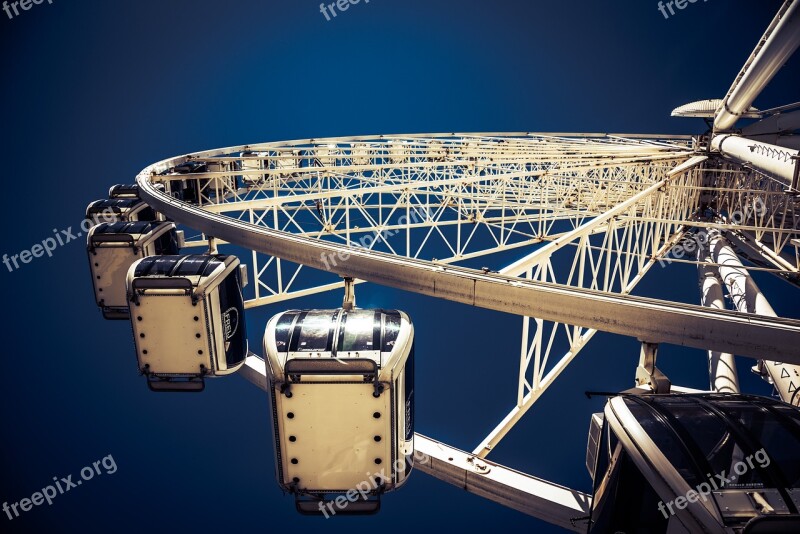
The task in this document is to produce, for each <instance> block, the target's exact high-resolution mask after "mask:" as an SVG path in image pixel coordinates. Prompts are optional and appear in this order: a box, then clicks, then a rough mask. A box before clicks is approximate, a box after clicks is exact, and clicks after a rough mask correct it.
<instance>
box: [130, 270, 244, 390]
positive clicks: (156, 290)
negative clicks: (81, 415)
mask: <svg viewBox="0 0 800 534" xmlns="http://www.w3.org/2000/svg"><path fill="white" fill-rule="evenodd" d="M243 270H244V269H243V266H241V265H240V264H239V259H238V258H236V257H235V256H222V255H216V256H212V255H191V256H160V257H159V256H157V257H150V258H145V259H142V260H139V261H137V262H136V263H134V264H133V265H132V266H131V268H130V269H129V271H128V277H127V293H128V301H129V306H130V315H131V325H132V326H133V334H134V340H135V342H136V355H137V358H138V361H139V370H140V371H141V372H142V374H144V375H145V376H146V377H147V380H148V385H149V386H150V388H151V389H152V390H155V391H200V390H202V389H203V387H204V378H206V377H214V376H222V375H228V374H231V373H234V372H236V371H237V370H239V368H240V367H241V366H242V364H243V363H244V361H245V358H246V357H247V350H248V348H247V334H246V328H245V318H244V300H243V298H242V291H241V288H242V286H243V285H244V283H243V277H244V274H243Z"/></svg>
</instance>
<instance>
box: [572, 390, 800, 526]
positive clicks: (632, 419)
mask: <svg viewBox="0 0 800 534" xmlns="http://www.w3.org/2000/svg"><path fill="white" fill-rule="evenodd" d="M587 467H588V468H589V473H590V474H591V475H592V477H593V479H594V497H593V499H592V514H591V525H590V526H591V532H627V533H637V532H641V533H653V534H658V533H670V534H672V533H676V532H679V533H683V532H685V533H695V532H729V533H742V534H756V533H762V532H800V515H798V508H800V410H798V409H797V408H795V407H793V406H789V405H787V404H784V403H782V402H780V401H777V400H774V399H770V398H764V397H756V396H751V395H733V394H731V395H723V394H712V393H708V394H693V395H622V396H618V397H615V398H612V399H611V400H610V401H609V402H608V404H607V405H606V408H605V411H604V413H602V414H595V415H594V416H593V417H592V423H591V430H590V438H589V447H588V453H587Z"/></svg>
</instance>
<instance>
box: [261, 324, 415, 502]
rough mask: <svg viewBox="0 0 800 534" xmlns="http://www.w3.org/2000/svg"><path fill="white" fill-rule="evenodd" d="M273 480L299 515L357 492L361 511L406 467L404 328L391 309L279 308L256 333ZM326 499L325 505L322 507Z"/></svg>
mask: <svg viewBox="0 0 800 534" xmlns="http://www.w3.org/2000/svg"><path fill="white" fill-rule="evenodd" d="M264 352H265V354H266V361H267V375H268V378H269V381H270V391H271V396H272V406H273V419H274V420H273V424H274V427H273V428H274V435H275V453H276V454H275V461H276V469H277V476H278V483H279V484H280V486H281V487H282V488H284V489H285V490H287V491H289V492H291V493H293V494H294V495H295V497H296V503H297V508H298V510H299V511H300V512H301V513H317V514H319V513H324V511H323V508H322V507H323V506H324V505H325V503H326V502H327V503H330V502H331V501H330V496H331V495H335V494H338V495H339V496H341V495H343V494H347V493H348V492H350V494H352V491H351V490H355V491H358V492H359V498H358V499H357V500H356V501H355V502H352V501H350V502H349V505H348V507H347V510H339V512H340V513H347V512H350V513H371V512H375V511H377V510H378V509H379V507H380V495H381V494H382V493H384V492H386V491H391V490H393V489H396V488H398V487H399V486H401V485H402V484H403V483H404V482H405V481H406V480H407V477H408V476H409V474H410V472H411V469H412V467H413V451H414V424H413V423H414V415H413V413H414V397H413V395H414V329H413V326H412V324H411V321H410V320H409V318H408V316H407V315H406V314H405V313H403V312H401V311H395V310H362V309H356V310H350V311H347V310H344V309H336V310H312V311H287V312H284V313H281V314H279V315H277V316H275V317H273V318H272V319H271V320H270V321H269V323H268V324H267V328H266V332H265V334H264ZM326 499H327V501H326Z"/></svg>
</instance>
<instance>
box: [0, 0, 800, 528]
mask: <svg viewBox="0 0 800 534" xmlns="http://www.w3.org/2000/svg"><path fill="white" fill-rule="evenodd" d="M779 5H780V2H779V1H777V0H760V1H758V2H754V1H749V2H748V1H742V0H739V1H737V0H708V1H707V2H698V3H695V4H690V5H689V6H688V7H687V8H686V9H685V10H683V11H680V12H678V13H677V14H676V15H675V16H673V17H671V18H670V19H668V20H665V19H664V17H663V16H662V15H661V14H660V13H659V11H658V9H657V2H655V1H652V0H635V1H634V0H616V1H613V2H611V1H608V2H597V1H594V0H591V1H590V0H581V1H575V2H558V1H555V0H549V1H542V2H528V1H522V0H514V1H511V0H494V1H491V2H489V1H483V2H480V1H474V0H466V1H463V0H462V1H456V0H424V1H423V0H406V1H400V0H372V1H371V2H369V3H368V4H365V3H363V2H362V3H360V4H358V5H355V6H352V7H351V8H350V9H349V10H348V11H347V12H346V13H342V14H340V15H339V16H338V17H337V18H336V19H334V20H331V21H329V22H328V21H326V19H325V17H324V16H323V15H322V14H320V12H319V2H317V1H311V0H286V1H283V2H275V1H255V0H253V1H231V2H226V3H222V2H210V1H205V0H193V1H189V0H173V1H170V2H161V1H156V0H139V1H136V2H131V1H127V0H118V1H115V2H108V1H100V0H95V1H90V0H54V1H53V3H52V4H48V3H46V2H45V3H43V4H41V5H34V6H33V7H32V8H31V9H30V11H26V12H22V13H21V14H20V15H19V16H18V17H16V18H14V19H13V20H9V19H8V18H7V17H6V15H5V14H4V13H3V12H0V73H2V74H1V76H2V78H0V80H2V83H0V96H1V97H2V98H1V99H0V125H2V143H0V156H1V157H0V162H1V163H0V175H1V176H2V180H3V183H6V185H7V187H6V188H5V192H6V195H7V200H6V202H5V207H4V209H2V210H1V211H0V221H2V225H3V228H4V232H3V238H2V252H3V253H9V254H14V253H17V252H19V251H20V250H22V249H27V248H30V247H31V246H32V245H33V244H35V243H37V242H41V241H42V240H43V239H45V238H47V237H48V236H49V235H50V234H51V233H52V229H53V228H58V229H62V228H64V229H65V228H67V227H68V226H70V225H77V223H78V222H79V221H80V219H81V217H82V212H83V210H84V209H85V206H86V204H87V203H88V202H89V201H91V200H94V199H96V198H101V197H102V196H104V195H105V193H106V191H107V189H108V187H109V186H110V185H112V184H114V183H121V182H130V181H131V180H132V178H133V177H134V175H135V174H136V173H137V172H138V171H139V170H140V169H141V168H143V167H144V166H146V165H147V164H149V163H151V162H153V161H156V160H160V159H163V158H165V157H169V156H174V155H178V154H183V153H188V152H192V151H197V150H202V149H207V148H214V147H220V146H230V145H235V144H240V143H253V142H260V141H274V140H282V139H297V138H309V137H323V136H333V135H357V134H375V133H404V132H440V131H441V132H451V131H560V132H570V131H575V132H580V131H584V132H648V133H649V132H652V133H697V132H700V131H702V129H703V125H702V123H698V122H694V121H691V120H690V121H688V122H687V120H679V119H672V118H670V117H669V112H670V111H671V110H672V109H673V108H674V107H676V106H678V105H680V104H684V103H686V102H688V101H691V100H695V99H700V98H712V97H721V96H723V95H724V93H725V91H726V90H727V89H728V86H729V85H730V82H731V81H732V79H733V78H734V77H735V75H736V74H737V72H738V70H739V68H740V67H741V65H742V63H743V62H744V61H745V60H746V58H747V56H748V55H749V53H750V51H751V50H752V48H753V46H754V45H755V43H756V42H757V40H758V38H759V37H760V36H761V34H762V32H763V30H764V28H765V27H766V26H767V24H768V23H769V21H770V20H771V18H772V17H773V15H774V13H775V12H776V10H777V9H778V7H779ZM799 64H800V61H798V58H795V59H793V60H792V61H791V62H790V64H789V65H788V66H787V67H786V68H785V69H784V71H783V72H781V73H780V75H779V76H778V78H776V80H775V81H774V82H773V84H772V86H771V87H770V88H769V89H768V90H767V91H765V92H764V93H763V95H762V97H761V98H760V99H759V101H758V102H757V105H760V106H761V107H772V106H777V105H780V104H785V103H788V102H793V101H796V100H798V98H797V96H798V90H797V87H798V84H797V82H798V76H797V73H798V65H799ZM759 282H760V283H761V284H762V286H763V289H764V290H765V291H766V292H767V294H768V295H769V296H770V297H771V299H772V304H773V306H774V307H775V309H776V310H777V311H778V312H779V313H781V314H783V315H786V316H793V317H797V316H798V315H800V310H798V306H797V291H796V290H793V289H791V288H790V287H789V286H787V285H786V284H783V283H781V282H779V281H777V280H773V279H770V278H764V277H759ZM358 291H359V293H358V295H359V305H361V306H369V305H374V306H378V305H380V306H384V307H397V308H401V309H404V310H406V311H408V312H409V313H410V315H411V316H412V318H413V319H414V320H415V323H416V325H417V333H418V340H417V356H418V360H417V362H418V363H417V395H418V397H417V402H418V404H417V430H418V431H419V432H422V433H424V434H427V435H430V436H432V437H435V438H438V439H441V440H443V441H446V442H448V443H451V444H453V445H455V446H458V447H461V448H464V449H472V448H473V447H474V446H475V445H476V444H477V443H478V442H479V441H480V440H481V439H482V437H483V436H484V435H485V434H486V433H488V432H489V430H491V428H492V427H493V426H494V424H495V423H496V422H497V421H498V420H499V419H500V418H501V417H502V416H503V415H505V413H506V412H507V411H508V410H509V409H510V408H511V406H512V404H513V402H514V389H515V385H514V380H513V379H512V377H514V376H515V366H516V362H517V361H518V350H519V349H518V337H519V323H520V320H519V319H518V318H517V317H510V316H506V315H502V314H498V313H493V312H486V311H482V310H475V309H471V308H468V307H465V306H459V305H455V304H449V303H443V302H438V301H435V300H432V299H429V298H424V297H418V296H415V295H410V294H405V293H402V292H398V291H394V290H387V289H382V288H376V287H369V286H363V287H360V288H359V290H358ZM639 293H640V294H645V295H651V296H662V297H669V298H675V299H677V300H683V301H686V302H695V301H696V300H697V298H698V297H697V288H696V283H695V272H694V269H692V268H691V267H687V266H673V267H671V268H670V269H656V270H654V272H653V273H652V275H651V276H650V277H649V278H648V279H646V281H645V282H644V283H643V285H642V286H641V291H639ZM0 295H2V297H3V298H2V304H0V307H1V308H2V324H3V325H4V326H3V330H2V332H3V333H4V335H5V342H4V343H3V347H4V351H3V353H2V358H3V359H2V361H3V363H4V366H3V369H2V372H0V392H1V393H0V399H2V405H1V406H0V407H1V408H2V423H3V425H2V427H3V428H2V446H1V447H2V456H0V500H2V501H9V502H14V501H18V500H20V499H22V498H24V497H29V496H30V495H31V494H32V493H33V492H35V491H37V490H39V489H40V488H42V487H43V486H45V485H47V484H48V483H50V481H51V480H52V478H53V477H54V476H58V477H66V476H67V475H68V474H70V473H72V474H76V473H77V472H78V471H79V470H80V469H81V468H82V467H84V466H86V465H88V464H90V463H91V462H93V461H95V460H99V459H101V458H102V457H104V456H106V455H108V454H111V455H113V457H114V459H115V460H116V463H117V465H118V471H117V472H116V473H114V474H113V475H103V476H100V477H97V479H96V480H92V481H90V482H86V483H85V484H84V485H82V486H81V487H79V488H76V489H73V490H72V491H70V492H69V493H66V494H64V495H62V496H60V497H58V498H57V499H56V500H55V501H54V503H53V505H52V506H47V505H44V506H40V507H37V508H34V509H33V510H32V511H30V512H27V513H26V514H24V516H23V517H21V518H18V519H15V520H14V521H13V522H9V521H8V520H7V518H6V517H5V516H4V515H0V525H1V526H0V530H2V531H3V532H12V531H13V532H33V531H43V530H46V531H51V530H55V529H59V530H69V531H73V530H81V531H94V530H98V529H102V530H110V529H113V530H115V531H119V532H138V531H141V530H143V529H145V528H147V529H148V530H150V531H152V532H172V531H183V530H192V531H194V532H206V531H213V530H218V529H221V528H226V527H227V528H232V529H237V530H241V531H244V532H268V531H273V530H277V529H287V528H299V529H301V530H306V529H330V530H331V531H341V532H343V531H346V530H352V529H354V528H362V527H365V528H379V529H382V530H383V531H385V532H400V531H408V529H409V528H415V527H427V528H454V529H470V530H472V529H477V528H482V527H489V528H491V527H494V526H498V525H500V526H502V527H504V528H513V527H522V528H526V529H530V530H535V531H537V532H551V531H554V529H552V528H551V527H549V526H547V525H544V524H542V523H540V522H538V521H535V520H532V519H531V518H528V517H526V516H524V515H522V514H519V513H516V512H513V511H509V510H504V509H502V508H500V507H499V506H496V505H494V504H492V503H488V502H486V501H483V500H481V499H479V498H477V497H474V496H471V495H468V494H465V493H463V492H462V491H460V490H457V489H455V488H451V487H449V486H446V485H444V484H442V483H440V482H438V481H436V480H433V479H430V478H428V477H426V476H425V475H422V474H420V473H416V474H415V475H414V476H413V477H412V479H411V481H410V483H409V484H408V486H406V487H405V488H404V489H403V490H402V491H399V492H397V493H394V494H391V495H389V496H387V498H386V499H385V501H384V510H383V512H382V513H381V514H380V515H378V516H376V517H372V518H367V519H355V518H349V519H347V518H337V519H336V520H330V521H325V520H322V519H319V520H315V519H308V518H302V517H299V516H298V515H296V513H295V512H294V510H293V503H292V500H291V499H290V498H289V497H282V496H281V494H280V491H279V489H278V487H277V485H276V483H275V480H274V474H273V460H272V454H273V450H272V444H271V433H270V427H269V416H268V412H267V399H266V396H265V394H263V393H262V392H260V391H259V390H257V389H256V388H255V387H253V386H251V385H249V384H248V383H246V382H245V381H244V380H242V379H241V378H239V377H231V378H229V379H225V380H217V381H214V382H211V383H210V384H209V385H208V388H207V390H206V392H205V393H204V394H202V395H199V396H181V395H173V396H170V395H154V394H151V393H149V392H148V391H147V388H146V387H145V384H144V382H143V381H142V379H141V378H140V377H138V376H137V374H136V364H135V356H134V354H133V347H132V341H131V338H130V327H129V325H128V324H126V323H124V322H114V323H107V322H104V321H103V320H102V318H101V315H100V313H99V312H98V311H97V310H96V309H95V307H94V303H93V302H92V297H91V290H90V280H89V277H88V272H87V265H86V259H85V251H84V247H83V245H82V244H80V243H78V242H73V243H69V244H67V245H66V246H64V247H63V248H59V249H58V250H57V251H56V252H55V255H54V257H53V258H50V259H47V258H44V259H38V260H35V261H34V262H33V263H31V264H29V265H25V266H24V267H23V268H22V269H20V270H19V271H16V272H13V273H9V272H8V271H6V270H4V269H3V268H0ZM340 301H341V296H340V295H339V294H331V295H324V296H318V297H313V298H307V299H304V300H303V301H302V302H298V303H293V304H292V306H299V307H302V306H306V307H323V306H331V307H333V306H336V305H338V304H339V302H340ZM279 309H280V307H279V306H272V307H269V308H268V309H263V310H258V311H257V312H256V313H252V314H250V315H249V316H248V324H249V328H250V333H251V343H252V344H253V346H255V347H257V346H258V345H259V344H260V342H259V340H260V337H261V332H262V331H263V325H264V324H265V321H266V319H267V318H268V317H269V316H271V315H273V314H274V313H276V312H277V311H279ZM637 356H638V345H637V343H636V341H635V340H631V339H624V338H620V337H617V336H611V335H606V334H600V335H598V337H597V338H596V339H595V340H594V341H593V342H592V345H591V346H590V347H589V348H588V349H586V351H585V353H584V354H583V355H582V356H581V357H580V358H579V359H578V360H577V361H576V362H575V363H574V364H573V365H572V366H571V367H570V368H569V369H568V370H567V371H566V372H565V373H564V375H563V376H562V378H561V380H560V381H559V384H558V385H557V386H556V387H554V388H553V389H551V390H550V391H549V392H548V393H547V394H545V396H544V397H543V399H542V400H541V401H540V403H539V405H538V406H537V407H536V408H534V410H533V411H532V412H531V413H530V414H529V416H528V417H527V418H526V419H525V420H524V421H523V422H522V423H521V424H520V425H519V426H518V427H517V429H515V431H514V432H513V433H512V434H511V435H510V436H509V437H508V438H507V441H506V442H504V443H503V445H502V446H501V447H500V448H498V450H497V451H496V453H495V454H496V455H495V456H493V459H496V460H497V461H500V462H503V463H506V464H507V465H510V466H512V467H514V468H517V469H520V470H522V471H526V472H529V473H532V474H535V475H538V476H541V477H543V478H547V479H550V480H554V481H557V482H560V483H563V484H566V485H570V486H571V487H574V488H576V489H582V490H586V489H588V485H589V479H588V476H587V475H586V472H585V468H584V467H583V465H584V454H585V442H586V431H587V429H588V422H589V414H590V413H591V412H592V411H599V410H600V409H601V407H602V401H600V400H594V401H588V400H586V399H585V397H584V396H583V391H585V390H587V389H588V390H616V389H623V388H626V387H628V386H630V385H631V383H632V381H633V373H634V366H635V362H636V360H637ZM660 362H661V367H662V368H663V369H664V371H665V372H667V374H668V375H669V376H670V377H671V378H672V379H673V381H675V382H678V383H683V384H685V385H690V386H697V387H703V386H704V385H705V378H704V369H705V358H704V355H703V354H702V353H700V352H697V351H688V350H681V349H678V348H676V347H664V348H663V350H662V358H661V361H660ZM750 365H751V362H749V361H742V362H741V366H740V375H741V376H742V381H743V383H744V385H745V387H746V388H747V389H748V391H751V392H758V393H769V388H767V387H766V386H765V385H764V384H762V383H761V382H759V381H758V380H757V379H755V378H753V377H751V376H750V375H749V374H748V373H747V369H748V367H749V366H750Z"/></svg>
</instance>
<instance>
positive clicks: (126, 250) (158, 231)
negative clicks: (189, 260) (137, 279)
mask: <svg viewBox="0 0 800 534" xmlns="http://www.w3.org/2000/svg"><path fill="white" fill-rule="evenodd" d="M86 245H87V247H86V248H87V251H88V253H89V270H90V272H91V274H92V285H93V287H94V298H95V302H97V305H98V306H99V307H100V310H101V311H102V312H103V316H104V317H105V318H106V319H127V318H128V298H127V293H126V289H125V280H126V278H127V275H128V269H129V268H130V266H131V265H133V263H134V262H135V261H136V260H139V259H142V258H146V257H147V256H159V255H164V254H177V253H178V252H179V251H180V248H181V246H183V232H180V231H178V230H176V229H175V225H174V224H173V223H168V222H162V223H159V222H145V221H139V222H116V223H111V224H109V223H101V224H99V225H97V226H94V227H93V228H92V229H91V230H90V231H89V236H88V237H87V239H86Z"/></svg>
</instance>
